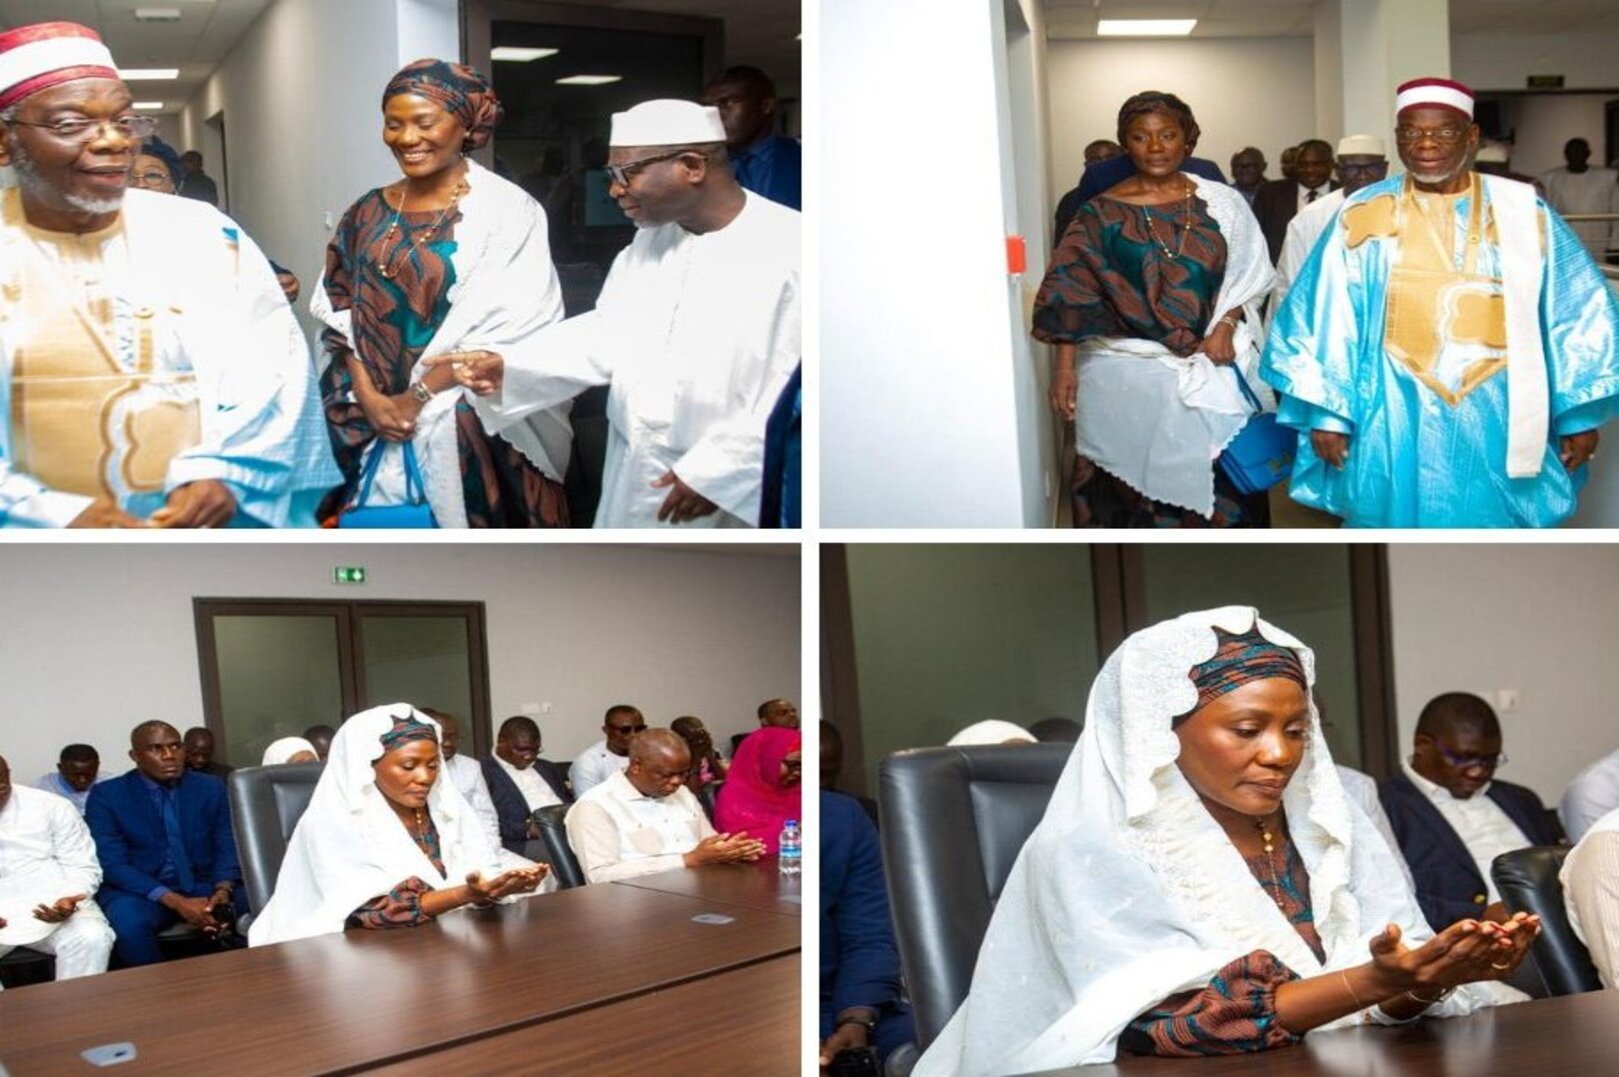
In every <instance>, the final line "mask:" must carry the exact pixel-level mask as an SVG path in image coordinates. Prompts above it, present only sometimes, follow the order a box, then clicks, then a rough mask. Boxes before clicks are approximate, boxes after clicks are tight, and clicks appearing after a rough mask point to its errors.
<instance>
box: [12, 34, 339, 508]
mask: <svg viewBox="0 0 1619 1077" xmlns="http://www.w3.org/2000/svg"><path fill="white" fill-rule="evenodd" d="M132 105H133V101H132V98H131V96H130V93H129V90H128V89H127V88H126V87H125V86H124V84H123V82H122V81H120V79H119V77H118V72H117V70H116V69H115V68H114V65H113V60H112V56H111V55H110V54H109V53H108V51H107V48H106V46H105V45H103V44H102V42H101V40H100V38H99V37H97V36H96V34H95V32H94V31H92V30H90V29H88V28H86V27H83V26H79V25H77V24H76V23H69V22H53V23H41V24H38V25H34V26H24V27H20V28H18V29H15V30H9V31H7V32H5V33H3V34H0V164H7V165H11V166H12V167H13V169H14V170H15V171H16V174H17V181H18V182H17V186H16V187H14V188H12V189H10V190H7V191H6V192H4V195H3V196H0V525H4V526H9V527H64V526H68V527H187V528H191V527H221V526H225V525H227V524H232V523H235V524H239V525H241V524H246V525H258V526H278V525H283V524H286V523H288V522H289V513H290V501H291V494H292V491H293V487H294V486H295V485H299V483H300V482H302V481H303V480H305V479H307V478H309V477H311V476H314V475H315V472H317V471H318V470H319V469H318V468H317V467H314V466H309V467H305V466H303V464H304V461H305V460H308V461H314V460H317V459H319V453H316V452H315V451H314V450H315V448H317V447H318V448H319V450H320V451H321V452H324V453H325V454H326V455H327V456H329V450H326V448H325V446H324V445H323V444H321V443H320V441H323V440H324V431H323V430H322V424H321V422H320V415H319V411H318V399H317V398H316V397H315V395H314V394H313V392H312V382H311V376H310V365H309V359H308V353H307V349H306V348H305V346H304V343H303V337H302V334H301V333H300V332H299V330H298V325H297V322H296V320H295V319H294V318H293V316H292V311H291V310H290V309H289V308H288V306H287V304H286V302H285V301H284V300H283V299H282V296H281V293H280V289H279V288H278V286H277V284H276V280H275V276H274V275H273V274H272V273H271V272H270V265H269V263H268V262H267V261H265V259H264V256H263V255H262V254H260V253H259V250H258V248H257V247H256V246H254V244H253V241H252V240H251V239H249V238H248V237H247V236H246V235H244V234H243V233H242V232H241V231H240V229H238V228H237V227H236V225H235V224H234V222H232V221H231V220H230V219H229V218H226V217H224V216H222V215H221V214H220V213H219V212H218V211H217V210H214V209H213V208H212V207H209V206H205V205H202V204H200V203H196V202H187V201H184V200H181V199H177V198H169V197H165V196H162V195H159V194H154V193H151V192H148V191H139V190H137V191H130V190H128V187H129V173H130V170H131V166H132V165H133V164H134V161H135V159H136V156H137V155H138V154H139V152H140V146H141V142H142V140H143V139H145V138H146V137H147V136H148V135H150V134H151V133H152V129H153V126H154V125H153V121H152V120H151V119H149V118H147V117H144V116H137V115H135V114H134V113H133V112H132V111H131V108H132ZM317 438H318V439H320V441H312V442H311V445H310V447H309V449H308V455H307V456H306V455H305V454H304V452H301V451H300V449H299V446H300V445H302V444H303V443H304V441H306V440H310V439H317ZM327 469H328V470H332V468H331V465H330V463H329V462H328V463H327ZM316 477H318V476H316ZM295 480H296V481H295Z"/></svg>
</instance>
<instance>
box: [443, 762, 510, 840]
mask: <svg viewBox="0 0 1619 1077" xmlns="http://www.w3.org/2000/svg"><path fill="white" fill-rule="evenodd" d="M444 773H446V774H447V775H449V777H450V780H451V781H453V782H454V783H455V787H456V788H457V789H459V790H461V795H462V796H464V797H466V798H467V803H468V804H470V805H472V810H473V812H474V813H475V814H476V815H477V816H478V819H479V821H481V822H482V823H483V828H484V830H485V831H487V832H488V834H489V840H490V841H491V842H492V843H493V844H494V845H495V846H496V847H499V846H500V816H499V814H498V813H497V812H496V811H495V802H494V800H493V799H491V797H490V796H489V783H488V782H486V781H484V780H483V768H482V767H480V766H479V765H478V761H477V760H476V759H473V758H472V757H471V756H467V755H457V756H456V757H455V758H454V759H446V760H445V761H444Z"/></svg>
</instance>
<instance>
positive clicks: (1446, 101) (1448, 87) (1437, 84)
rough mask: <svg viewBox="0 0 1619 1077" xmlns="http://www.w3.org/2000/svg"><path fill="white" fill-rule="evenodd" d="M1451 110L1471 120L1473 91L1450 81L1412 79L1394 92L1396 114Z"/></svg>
mask: <svg viewBox="0 0 1619 1077" xmlns="http://www.w3.org/2000/svg"><path fill="white" fill-rule="evenodd" d="M1435 106H1437V107H1440V108H1452V109H1455V110H1456V111H1457V112H1460V113H1461V114H1462V115H1464V116H1466V117H1467V118H1468V119H1472V118H1473V91H1472V90H1470V89H1468V88H1467V87H1466V86H1463V85H1462V84H1461V83H1459V82H1455V81H1453V80H1451V79H1412V80H1411V81H1410V82H1402V83H1401V84H1400V88H1399V89H1398V90H1396V91H1395V96H1394V111H1395V113H1396V114H1399V113H1401V112H1404V111H1405V110H1406V109H1408V108H1423V107H1430V108H1431V107H1435Z"/></svg>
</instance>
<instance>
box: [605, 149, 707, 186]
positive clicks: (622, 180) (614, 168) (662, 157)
mask: <svg viewBox="0 0 1619 1077" xmlns="http://www.w3.org/2000/svg"><path fill="white" fill-rule="evenodd" d="M688 154H690V155H691V156H693V157H701V158H702V159H703V160H705V161H706V160H708V154H706V153H702V152H700V151H698V150H676V151H674V152H673V153H660V154H658V155H657V156H656V157H643V158H641V159H640V160H639V161H631V162H630V163H629V164H625V165H608V166H607V176H608V178H609V179H611V180H612V181H613V182H614V183H616V184H618V185H619V186H620V187H628V186H629V185H630V180H632V179H634V178H635V177H636V176H638V175H639V174H640V173H641V170H642V169H644V168H646V167H647V166H648V165H655V164H657V163H658V162H659V161H673V160H674V159H675V158H676V157H685V156H686V155H688Z"/></svg>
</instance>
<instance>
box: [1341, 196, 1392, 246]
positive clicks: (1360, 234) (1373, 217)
mask: <svg viewBox="0 0 1619 1077" xmlns="http://www.w3.org/2000/svg"><path fill="white" fill-rule="evenodd" d="M1343 226H1344V232H1345V233H1347V234H1346V235H1345V237H1344V245H1345V246H1346V247H1348V248H1349V249H1350V250H1354V249H1355V248H1356V247H1358V246H1360V245H1361V244H1362V243H1365V242H1366V241H1367V240H1368V239H1372V238H1374V237H1376V238H1380V237H1383V236H1392V235H1395V234H1396V232H1395V229H1394V196H1393V195H1391V194H1380V195H1378V196H1377V197H1376V198H1371V199H1368V200H1366V201H1365V202H1356V203H1355V204H1354V205H1352V206H1350V207H1349V208H1348V209H1346V210H1344V213H1343Z"/></svg>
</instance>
